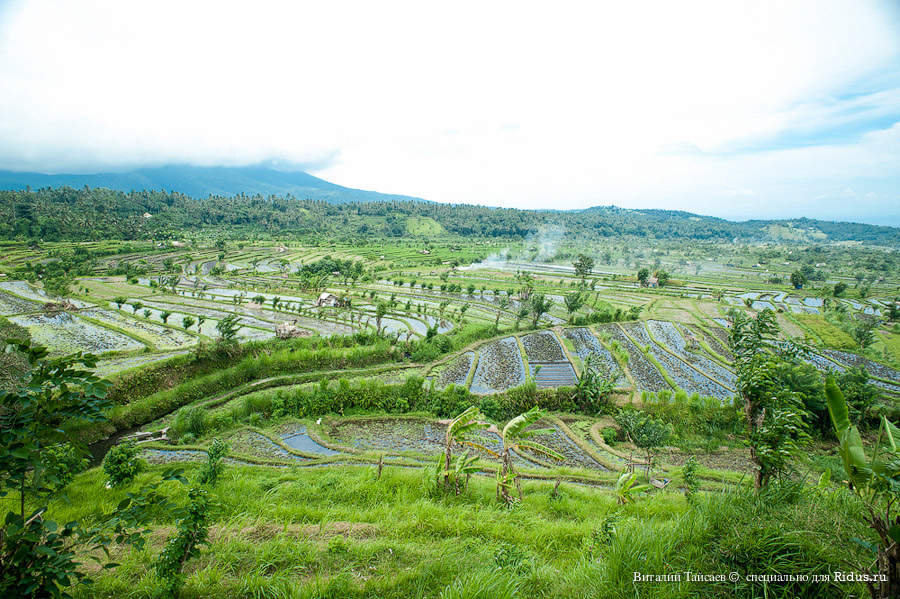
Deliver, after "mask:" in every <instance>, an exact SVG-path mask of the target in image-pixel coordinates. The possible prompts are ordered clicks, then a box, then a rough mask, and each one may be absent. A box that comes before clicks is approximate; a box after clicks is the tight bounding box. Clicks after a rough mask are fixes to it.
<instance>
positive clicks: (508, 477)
mask: <svg viewBox="0 0 900 599" xmlns="http://www.w3.org/2000/svg"><path fill="white" fill-rule="evenodd" d="M543 417H544V412H543V410H541V409H539V408H537V407H534V408H532V409H530V410H529V411H527V412H525V413H524V414H519V415H518V416H516V417H515V418H513V419H512V420H510V421H509V422H507V423H506V426H504V427H503V432H502V433H501V435H500V437H501V439H502V441H503V449H502V451H501V452H500V470H499V471H498V472H497V498H498V499H503V501H504V502H505V503H506V504H511V503H513V501H514V499H513V497H512V495H511V494H510V491H511V489H512V485H513V484H515V485H516V491H517V492H518V494H519V501H522V486H521V485H520V484H519V477H518V475H516V472H515V469H514V468H513V462H512V453H513V452H519V451H521V450H523V449H527V450H529V451H531V452H534V453H539V454H542V455H545V456H547V457H550V458H553V459H555V460H560V461H561V460H564V459H565V458H564V457H563V456H562V455H560V454H559V453H557V452H555V451H554V450H552V449H550V448H549V447H547V446H546V445H541V444H540V443H536V442H534V441H530V440H529V439H530V438H531V437H534V436H535V435H541V434H547V433H552V432H553V430H552V429H529V428H528V427H530V426H531V425H532V424H534V423H535V422H537V421H538V420H540V419H541V418H543Z"/></svg>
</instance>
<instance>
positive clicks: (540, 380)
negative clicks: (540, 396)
mask: <svg viewBox="0 0 900 599" xmlns="http://www.w3.org/2000/svg"><path fill="white" fill-rule="evenodd" d="M529 366H530V367H531V375H532V376H533V377H534V382H535V383H536V384H537V386H538V388H539V389H547V388H551V387H571V386H573V385H575V381H576V377H575V370H574V369H573V368H572V365H571V364H569V363H568V362H567V363H565V364H552V363H550V364H535V363H534V362H531V363H530V364H529Z"/></svg>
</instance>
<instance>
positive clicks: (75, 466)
mask: <svg viewBox="0 0 900 599" xmlns="http://www.w3.org/2000/svg"><path fill="white" fill-rule="evenodd" d="M41 462H42V464H43V466H44V468H46V471H45V474H44V476H45V478H46V480H47V482H48V483H49V486H51V487H52V488H53V489H54V490H61V489H63V488H65V487H66V486H67V485H68V484H69V483H70V482H72V479H73V478H75V475H76V474H78V473H79V472H81V471H83V470H84V469H85V468H87V465H88V461H87V459H86V458H85V457H84V456H83V455H82V454H81V453H80V452H79V451H78V450H77V449H76V448H75V447H74V446H73V445H72V444H71V443H60V444H58V445H51V446H49V447H46V448H44V449H43V450H42V451H41ZM54 479H55V480H54ZM50 481H53V482H52V483H50Z"/></svg>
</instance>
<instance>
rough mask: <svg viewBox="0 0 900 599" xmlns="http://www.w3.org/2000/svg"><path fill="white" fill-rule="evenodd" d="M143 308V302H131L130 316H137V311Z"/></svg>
mask: <svg viewBox="0 0 900 599" xmlns="http://www.w3.org/2000/svg"><path fill="white" fill-rule="evenodd" d="M143 307H144V304H143V302H133V303H132V304H131V312H132V314H137V311H138V310H140V309H141V308H143Z"/></svg>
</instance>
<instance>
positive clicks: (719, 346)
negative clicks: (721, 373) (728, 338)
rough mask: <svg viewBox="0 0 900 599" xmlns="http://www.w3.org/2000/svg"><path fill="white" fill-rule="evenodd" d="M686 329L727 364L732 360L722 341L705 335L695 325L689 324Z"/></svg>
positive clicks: (713, 336) (726, 345)
mask: <svg viewBox="0 0 900 599" xmlns="http://www.w3.org/2000/svg"><path fill="white" fill-rule="evenodd" d="M687 327H688V329H689V330H690V332H691V334H692V335H694V337H696V338H697V339H702V340H703V341H705V342H706V343H707V344H708V345H709V347H710V349H712V350H713V351H714V352H716V353H717V354H719V355H720V356H722V357H723V358H725V359H726V360H728V361H729V362H731V361H733V360H734V355H732V353H731V350H730V349H728V344H727V343H725V342H724V341H723V340H722V339H720V338H719V337H717V336H715V335H709V334H707V333H706V332H705V331H704V330H703V329H701V328H700V327H698V326H697V325H694V324H691V325H687Z"/></svg>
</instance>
